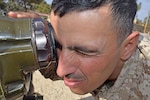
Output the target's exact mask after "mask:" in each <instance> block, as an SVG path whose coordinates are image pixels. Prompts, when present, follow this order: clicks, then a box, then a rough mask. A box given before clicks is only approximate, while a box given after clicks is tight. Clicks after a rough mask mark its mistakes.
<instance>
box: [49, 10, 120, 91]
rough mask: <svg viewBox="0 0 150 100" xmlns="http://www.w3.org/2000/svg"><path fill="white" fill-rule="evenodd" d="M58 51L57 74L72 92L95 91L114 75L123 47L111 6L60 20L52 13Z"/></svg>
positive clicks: (66, 16) (71, 14)
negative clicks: (113, 19)
mask: <svg viewBox="0 0 150 100" xmlns="http://www.w3.org/2000/svg"><path fill="white" fill-rule="evenodd" d="M50 17H51V24H52V26H53V28H54V36H55V39H56V41H57V42H58V43H59V44H60V45H61V46H62V48H58V55H59V62H58V68H57V74H58V75H59V76H60V77H62V78H63V79H64V83H65V85H66V86H68V87H69V88H70V89H71V91H72V92H74V93H77V94H85V93H88V92H92V91H93V90H94V89H96V88H98V87H99V86H100V85H102V84H103V83H104V82H105V81H106V80H107V79H109V78H110V77H112V76H113V75H114V70H115V69H116V68H117V67H118V66H119V63H120V48H119V47H118V45H117V36H116V33H115V32H114V29H113V28H112V26H111V25H112V23H111V22H112V18H111V14H110V13H109V9H108V7H101V8H99V9H96V10H89V11H84V12H73V13H70V14H66V15H64V16H63V17H58V16H57V15H54V13H53V11H52V12H51V16H50Z"/></svg>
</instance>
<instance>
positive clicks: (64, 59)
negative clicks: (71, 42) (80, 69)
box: [57, 49, 79, 78]
mask: <svg viewBox="0 0 150 100" xmlns="http://www.w3.org/2000/svg"><path fill="white" fill-rule="evenodd" d="M78 64H79V60H78V59H77V58H76V56H75V54H74V53H72V52H71V51H69V50H66V49H62V51H61V52H59V61H58V67H57V75H58V76H59V77H62V78H63V77H64V76H66V75H69V74H72V73H74V72H75V71H76V70H77V66H78Z"/></svg>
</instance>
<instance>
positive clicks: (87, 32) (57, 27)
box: [50, 6, 113, 41]
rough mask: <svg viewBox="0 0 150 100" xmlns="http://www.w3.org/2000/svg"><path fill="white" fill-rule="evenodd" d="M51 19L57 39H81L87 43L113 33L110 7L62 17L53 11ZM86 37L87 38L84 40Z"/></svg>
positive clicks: (72, 13)
mask: <svg viewBox="0 0 150 100" xmlns="http://www.w3.org/2000/svg"><path fill="white" fill-rule="evenodd" d="M50 18H51V24H52V26H53V28H54V31H55V35H56V37H63V38H64V37H65V38H66V37H67V38H66V39H70V38H72V37H73V38H74V39H75V38H78V39H79V38H81V39H82V40H83V39H85V41H86V40H89V39H97V38H98V37H101V36H102V35H103V36H104V35H105V36H107V35H108V34H110V33H113V28H112V16H111V12H110V9H109V6H104V7H101V8H97V9H94V10H87V11H83V12H71V13H68V14H66V15H64V16H62V17H59V16H57V15H55V14H54V13H53V11H52V12H51V15H50ZM77 35H78V36H77ZM71 36H72V37H71ZM79 36H80V37H79ZM85 36H86V38H83V37H85ZM83 41H84V40H83Z"/></svg>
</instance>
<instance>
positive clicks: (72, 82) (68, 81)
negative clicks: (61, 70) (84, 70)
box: [64, 77, 83, 88]
mask: <svg viewBox="0 0 150 100" xmlns="http://www.w3.org/2000/svg"><path fill="white" fill-rule="evenodd" d="M64 83H65V85H66V86H68V87H69V88H76V87H79V85H81V84H83V80H81V79H68V78H66V77H64Z"/></svg>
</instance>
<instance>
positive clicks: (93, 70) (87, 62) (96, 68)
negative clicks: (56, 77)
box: [80, 55, 117, 89]
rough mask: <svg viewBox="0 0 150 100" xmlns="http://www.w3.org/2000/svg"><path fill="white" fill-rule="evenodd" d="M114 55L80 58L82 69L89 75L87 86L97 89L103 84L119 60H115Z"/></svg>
mask: <svg viewBox="0 0 150 100" xmlns="http://www.w3.org/2000/svg"><path fill="white" fill-rule="evenodd" d="M114 57H115V56H114V55H112V56H111V55H107V56H106V55H105V56H101V57H96V58H93V59H92V58H84V59H80V62H82V63H81V66H80V70H81V71H82V72H83V73H84V75H85V76H86V77H87V80H88V83H87V87H89V86H90V87H91V89H96V88H98V87H99V86H100V85H102V84H103V83H104V82H105V81H106V80H107V79H108V77H109V76H110V75H111V74H112V72H113V70H114V68H115V66H116V63H117V61H114Z"/></svg>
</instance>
